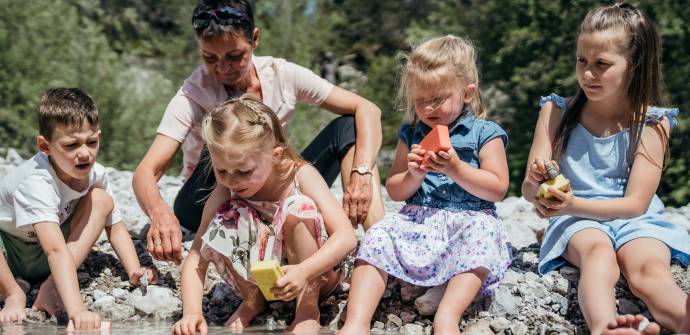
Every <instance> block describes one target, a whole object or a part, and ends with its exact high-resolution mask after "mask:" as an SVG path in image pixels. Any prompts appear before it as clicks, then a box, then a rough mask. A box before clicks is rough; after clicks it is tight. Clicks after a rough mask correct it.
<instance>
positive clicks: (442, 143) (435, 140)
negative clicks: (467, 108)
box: [419, 125, 451, 164]
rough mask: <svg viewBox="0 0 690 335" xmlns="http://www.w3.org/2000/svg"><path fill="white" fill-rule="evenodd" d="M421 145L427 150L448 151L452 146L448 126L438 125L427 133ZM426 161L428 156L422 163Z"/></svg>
mask: <svg viewBox="0 0 690 335" xmlns="http://www.w3.org/2000/svg"><path fill="white" fill-rule="evenodd" d="M419 145H420V146H421V147H422V148H424V150H426V151H433V152H439V151H448V150H450V148H451V145H450V136H449V134H448V126H444V125H436V126H434V128H433V129H431V131H430V132H429V134H427V135H426V136H425V137H424V139H422V141H421V142H419ZM424 163H426V157H424V160H423V161H422V164H424Z"/></svg>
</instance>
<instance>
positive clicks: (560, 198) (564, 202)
mask: <svg viewBox="0 0 690 335" xmlns="http://www.w3.org/2000/svg"><path fill="white" fill-rule="evenodd" d="M549 193H551V194H552V195H553V196H554V198H553V199H545V198H541V197H535V198H534V207H535V209H536V210H537V215H538V216H539V217H540V218H542V219H544V218H548V217H552V216H561V215H565V214H567V213H568V211H569V209H570V206H571V205H572V203H573V198H574V196H573V190H572V188H570V185H568V190H567V191H566V192H563V191H561V190H559V189H557V188H555V187H549Z"/></svg>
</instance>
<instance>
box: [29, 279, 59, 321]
mask: <svg viewBox="0 0 690 335" xmlns="http://www.w3.org/2000/svg"><path fill="white" fill-rule="evenodd" d="M32 308H33V309H35V310H39V311H44V312H46V313H48V315H55V314H57V313H58V312H60V311H62V310H63V309H64V307H63V306H62V299H60V295H59V294H58V293H57V289H56V288H55V285H54V284H53V281H52V280H51V279H50V278H49V279H48V280H46V281H44V282H43V284H41V287H40V288H39V289H38V294H37V295H36V300H34V305H33V307H32Z"/></svg>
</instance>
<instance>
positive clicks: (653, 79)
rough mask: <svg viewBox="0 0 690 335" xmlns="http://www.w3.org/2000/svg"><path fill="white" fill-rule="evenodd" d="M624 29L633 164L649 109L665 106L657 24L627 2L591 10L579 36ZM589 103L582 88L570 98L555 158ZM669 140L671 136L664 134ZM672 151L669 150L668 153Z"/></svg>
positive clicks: (555, 147) (559, 153)
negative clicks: (628, 56)
mask: <svg viewBox="0 0 690 335" xmlns="http://www.w3.org/2000/svg"><path fill="white" fill-rule="evenodd" d="M611 29H620V30H621V31H623V33H624V34H625V38H624V40H623V43H622V45H621V47H622V49H623V50H625V51H626V52H627V53H628V55H630V59H628V61H629V64H628V71H627V75H626V77H627V78H626V82H627V84H626V85H627V93H628V94H627V96H628V99H629V101H630V114H629V116H628V127H629V129H630V142H629V143H630V144H629V146H628V151H627V159H628V164H629V165H632V163H633V160H634V156H635V153H636V152H637V147H638V144H639V143H640V139H641V135H642V129H644V126H645V120H646V116H647V108H648V107H649V106H650V105H654V106H663V105H665V104H666V101H665V99H664V92H663V91H664V85H663V79H662V76H661V64H660V58H661V56H660V53H661V38H660V37H659V33H658V32H657V29H656V27H655V25H654V23H653V22H652V21H651V20H650V19H649V17H647V15H645V14H644V12H642V11H641V10H639V9H637V8H636V7H634V6H633V5H630V4H627V3H617V4H615V5H611V6H606V7H600V8H597V9H594V10H591V11H590V12H589V13H587V16H586V17H585V19H584V21H582V24H581V25H580V31H579V33H578V37H579V36H580V35H582V34H591V33H596V32H603V31H608V30H611ZM586 102H587V96H585V93H584V92H583V91H582V88H580V87H578V90H577V93H576V94H575V96H574V97H573V98H572V99H570V100H569V101H568V106H567V111H566V112H565V113H564V115H563V117H562V119H561V122H560V125H559V126H558V132H557V134H560V135H561V136H559V137H558V138H557V139H556V142H555V143H554V157H555V159H558V158H560V157H561V156H562V155H563V154H564V153H565V151H566V148H567V146H568V140H569V139H570V135H571V134H572V131H573V129H575V127H576V126H577V124H578V122H579V121H580V115H581V114H582V109H583V108H584V106H585V103H586ZM663 138H664V142H665V143H666V144H667V143H668V135H667V134H665V136H663ZM666 154H668V152H667V153H666Z"/></svg>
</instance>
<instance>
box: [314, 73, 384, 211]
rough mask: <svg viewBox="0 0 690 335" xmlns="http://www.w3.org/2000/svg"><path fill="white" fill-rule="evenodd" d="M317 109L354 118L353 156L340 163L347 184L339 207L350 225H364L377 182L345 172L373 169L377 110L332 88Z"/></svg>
mask: <svg viewBox="0 0 690 335" xmlns="http://www.w3.org/2000/svg"><path fill="white" fill-rule="evenodd" d="M321 107H323V108H325V109H327V110H329V111H331V112H334V113H337V114H343V115H346V114H347V115H354V116H355V127H356V128H355V129H356V134H357V138H356V139H355V141H356V142H355V148H354V149H355V150H354V157H353V158H352V161H349V159H348V160H347V161H343V162H342V164H343V165H342V167H343V171H344V172H345V173H349V174H348V175H347V176H346V177H345V178H344V179H343V184H345V183H347V185H345V186H346V187H345V189H344V190H345V192H344V194H343V208H345V214H346V215H347V216H348V217H349V218H350V221H351V223H352V224H357V223H360V222H364V220H365V219H366V217H367V215H368V212H369V207H370V205H371V198H372V194H373V190H372V188H373V186H372V185H376V187H378V185H379V183H378V182H373V183H372V175H371V174H363V175H361V174H359V173H352V172H350V171H347V170H348V169H352V168H354V167H358V166H362V165H364V166H366V167H367V168H368V169H369V170H373V168H374V164H376V156H377V155H378V151H379V148H381V110H380V109H379V108H378V107H377V106H376V105H375V104H373V103H371V102H370V101H369V100H366V99H364V98H362V97H360V96H358V95H357V94H354V93H352V92H350V91H347V90H344V89H342V88H340V87H337V86H335V87H333V90H332V91H331V93H330V94H329V95H328V98H327V99H326V100H325V101H324V102H323V103H322V104H321Z"/></svg>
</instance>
